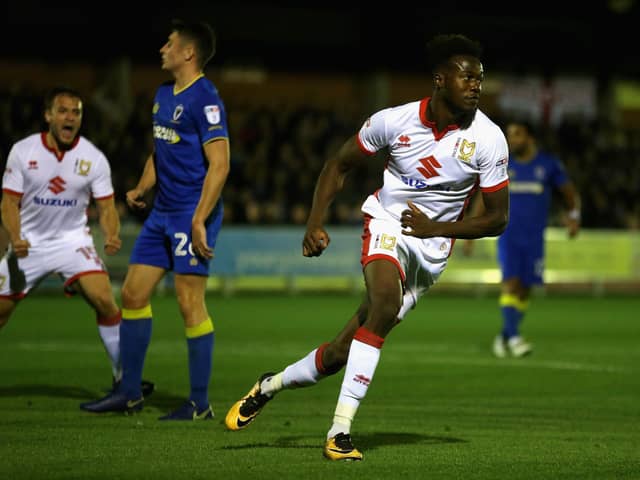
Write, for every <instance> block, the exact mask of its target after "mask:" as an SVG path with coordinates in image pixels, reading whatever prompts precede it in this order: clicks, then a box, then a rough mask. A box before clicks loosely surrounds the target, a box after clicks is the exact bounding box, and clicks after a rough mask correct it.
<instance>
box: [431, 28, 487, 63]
mask: <svg viewBox="0 0 640 480" xmlns="http://www.w3.org/2000/svg"><path fill="white" fill-rule="evenodd" d="M455 55H469V56H472V57H476V58H477V59H478V60H480V59H481V58H482V45H480V43H479V42H477V41H475V40H471V39H470V38H468V37H466V36H465V35H462V34H459V33H452V34H441V35H436V36H435V37H433V38H432V39H431V40H429V42H428V43H427V58H428V61H429V68H430V69H431V71H432V72H433V71H435V70H436V69H437V68H438V67H440V66H442V65H444V64H445V63H447V62H448V61H449V59H450V58H451V57H453V56H455Z"/></svg>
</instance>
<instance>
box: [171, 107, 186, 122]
mask: <svg viewBox="0 0 640 480" xmlns="http://www.w3.org/2000/svg"><path fill="white" fill-rule="evenodd" d="M182 112H184V107H183V106H182V105H178V106H177V107H176V109H175V110H174V111H173V121H174V122H175V121H177V120H178V119H179V118H180V116H181V115H182Z"/></svg>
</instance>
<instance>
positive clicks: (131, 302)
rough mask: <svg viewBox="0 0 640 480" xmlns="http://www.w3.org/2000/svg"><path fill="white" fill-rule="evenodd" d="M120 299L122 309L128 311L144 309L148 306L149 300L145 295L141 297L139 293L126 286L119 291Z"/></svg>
mask: <svg viewBox="0 0 640 480" xmlns="http://www.w3.org/2000/svg"><path fill="white" fill-rule="evenodd" d="M120 297H121V299H122V308H127V309H129V310H135V309H138V308H144V307H146V306H147V305H149V298H148V297H147V296H146V295H141V294H140V292H138V291H136V290H133V289H131V288H129V287H127V286H126V284H125V285H124V286H123V287H122V290H121V291H120Z"/></svg>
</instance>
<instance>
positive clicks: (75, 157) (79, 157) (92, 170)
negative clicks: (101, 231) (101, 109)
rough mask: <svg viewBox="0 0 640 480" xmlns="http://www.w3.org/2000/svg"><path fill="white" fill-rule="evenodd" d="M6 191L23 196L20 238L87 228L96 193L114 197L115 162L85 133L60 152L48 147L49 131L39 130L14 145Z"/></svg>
mask: <svg viewBox="0 0 640 480" xmlns="http://www.w3.org/2000/svg"><path fill="white" fill-rule="evenodd" d="M2 190H3V192H4V193H5V195H6V194H13V195H19V196H21V200H20V228H21V237H22V238H24V239H26V240H28V241H29V242H30V243H31V245H32V246H34V245H36V244H39V243H41V242H43V241H45V240H47V241H50V240H61V239H63V238H64V237H65V236H67V235H77V234H85V233H86V231H87V207H88V206H89V202H90V200H91V197H93V198H95V199H104V198H109V197H111V196H113V185H112V183H111V167H110V166H109V162H108V161H107V158H106V157H105V156H104V154H103V153H102V152H101V151H100V150H99V149H98V148H96V147H95V146H94V145H93V144H92V143H91V142H90V141H89V140H87V139H86V138H84V137H82V136H79V137H78V138H77V139H76V141H75V143H74V145H73V146H72V148H71V149H69V150H67V151H66V152H63V154H62V155H61V156H60V157H58V156H57V155H56V152H55V151H54V150H52V149H50V148H49V147H48V146H47V144H46V133H44V132H43V133H36V134H33V135H30V136H28V137H27V138H25V139H23V140H20V141H19V142H16V143H15V144H14V145H13V147H12V148H11V151H10V152H9V157H8V159H7V166H6V169H5V171H4V176H3V179H2Z"/></svg>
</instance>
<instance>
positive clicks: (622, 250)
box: [93, 223, 640, 295]
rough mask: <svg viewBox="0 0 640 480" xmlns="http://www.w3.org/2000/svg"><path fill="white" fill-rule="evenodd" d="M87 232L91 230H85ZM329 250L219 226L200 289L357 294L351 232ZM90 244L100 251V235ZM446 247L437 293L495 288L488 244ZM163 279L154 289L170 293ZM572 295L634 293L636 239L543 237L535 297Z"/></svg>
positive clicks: (119, 275) (278, 234)
mask: <svg viewBox="0 0 640 480" xmlns="http://www.w3.org/2000/svg"><path fill="white" fill-rule="evenodd" d="M139 228H140V226H139V225H138V224H134V223H126V224H123V226H122V240H123V245H122V249H121V252H120V253H119V254H118V255H116V256H113V257H106V256H103V257H104V258H105V261H106V263H107V266H108V268H109V270H110V272H111V274H112V278H113V280H114V283H115V284H117V283H118V282H120V281H121V280H122V279H123V278H124V275H125V273H126V269H127V263H128V255H129V252H130V251H131V248H132V246H133V242H134V240H135V237H136V235H137V233H138V231H139ZM93 231H94V232H98V231H99V229H97V228H93ZM328 232H329V234H330V236H331V246H330V248H329V249H327V250H326V251H325V253H324V254H323V255H322V256H321V257H315V258H306V257H303V256H302V246H301V244H302V237H303V234H304V227H302V226H281V227H255V226H224V228H223V229H222V231H221V233H220V236H219V238H218V243H217V245H216V248H215V257H214V261H213V263H212V269H211V273H212V275H211V277H210V279H209V283H208V288H209V290H211V291H218V292H221V293H224V294H232V293H235V292H241V291H279V292H288V293H291V294H295V293H296V292H310V291H340V292H347V293H348V292H361V291H364V284H363V279H362V273H361V267H360V250H361V234H362V231H361V229H360V228H359V227H337V226H336V227H332V226H329V227H328ZM95 237H96V245H97V247H98V248H100V249H101V248H102V244H101V241H102V240H101V235H100V234H97V235H96V236H95ZM461 242H463V240H458V242H457V243H456V245H455V246H454V250H453V254H452V256H451V258H450V260H449V265H448V266H447V269H446V270H445V272H444V273H443V274H442V276H441V277H440V280H439V282H438V284H437V288H434V291H437V292H459V291H462V292H465V293H466V294H475V295H483V294H485V293H487V292H493V291H494V290H496V289H497V288H498V287H499V284H500V272H499V270H498V266H497V262H496V254H495V249H496V239H495V238H483V239H478V240H474V248H473V251H472V254H471V255H469V256H465V255H464V254H463V249H462V245H461ZM171 285H172V282H171V277H170V276H169V277H168V278H167V282H165V284H164V285H163V286H162V289H163V290H164V289H169V290H170V289H171ZM556 291H559V292H566V293H571V292H576V293H588V294H593V295H602V294H609V293H632V294H635V293H640V236H639V235H638V232H632V231H620V230H583V231H581V232H580V234H579V235H578V237H577V238H575V239H568V238H567V234H566V231H565V230H564V229H562V228H548V229H547V231H546V268H545V286H544V288H542V289H540V291H539V293H540V292H541V293H542V294H544V293H548V292H556Z"/></svg>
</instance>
